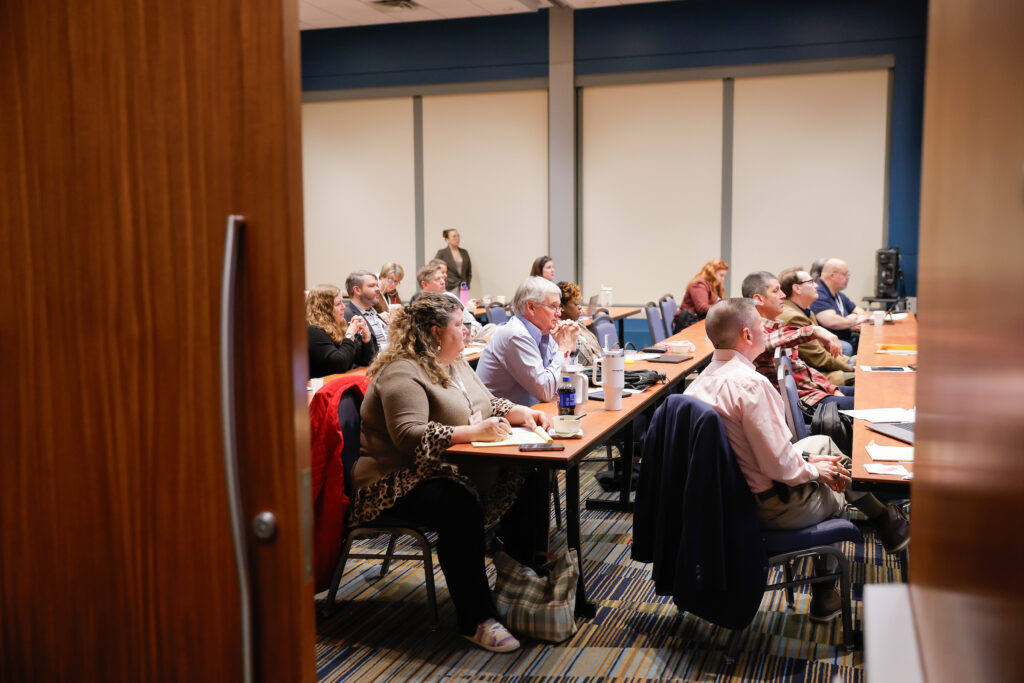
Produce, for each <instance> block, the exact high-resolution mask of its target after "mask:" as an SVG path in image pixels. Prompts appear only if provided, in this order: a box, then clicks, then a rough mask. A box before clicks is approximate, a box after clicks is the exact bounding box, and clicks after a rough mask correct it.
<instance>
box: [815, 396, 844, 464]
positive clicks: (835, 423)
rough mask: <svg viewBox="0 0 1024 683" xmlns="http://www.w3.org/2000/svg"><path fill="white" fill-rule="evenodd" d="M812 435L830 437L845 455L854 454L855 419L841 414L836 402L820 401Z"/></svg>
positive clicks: (816, 407) (816, 409)
mask: <svg viewBox="0 0 1024 683" xmlns="http://www.w3.org/2000/svg"><path fill="white" fill-rule="evenodd" d="M811 434H824V435H825V436H827V437H829V438H830V439H832V441H834V442H835V444H836V446H838V447H839V450H840V451H842V452H843V454H844V455H850V454H851V453H853V418H852V417H850V416H849V415H843V414H842V413H840V412H839V405H838V404H837V403H836V402H835V401H828V402H825V401H819V402H818V405H816V406H814V415H813V417H811Z"/></svg>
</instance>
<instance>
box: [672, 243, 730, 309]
mask: <svg viewBox="0 0 1024 683" xmlns="http://www.w3.org/2000/svg"><path fill="white" fill-rule="evenodd" d="M728 270H729V266H727V265H726V263H725V261H723V260H722V259H718V258H716V259H711V260H710V261H708V262H707V263H705V264H704V267H703V268H701V269H700V272H699V273H697V274H696V275H695V276H694V277H693V280H691V281H690V284H688V285H687V286H686V295H685V296H684V297H683V303H682V305H681V306H680V308H681V309H683V310H687V311H689V312H690V313H693V314H694V315H696V316H697V317H698V318H700V319H704V318H705V317H706V316H707V314H708V309H709V308H711V305H712V304H714V303H715V302H716V301H718V300H719V299H724V298H725V287H723V286H722V283H723V282H725V274H726V272H728Z"/></svg>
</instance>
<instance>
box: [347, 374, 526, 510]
mask: <svg viewBox="0 0 1024 683" xmlns="http://www.w3.org/2000/svg"><path fill="white" fill-rule="evenodd" d="M451 373H452V382H451V383H450V384H449V386H448V387H443V386H441V385H440V384H437V383H434V382H432V381H431V380H430V378H429V377H428V376H427V374H426V373H425V372H424V371H423V369H422V368H421V367H420V366H419V365H418V364H417V363H416V362H415V361H413V360H411V359H399V360H395V361H392V362H391V363H390V364H388V365H387V366H386V367H384V368H383V369H382V370H381V371H380V372H379V373H378V374H377V375H376V376H375V377H374V378H373V380H371V382H370V388H369V390H368V391H367V392H366V397H365V398H364V399H363V406H362V409H361V410H360V417H361V421H362V427H361V430H360V439H359V446H360V448H359V450H360V455H359V459H358V460H357V461H356V463H355V465H354V466H353V467H352V473H351V476H352V489H353V490H354V491H355V492H356V493H355V496H354V500H353V505H352V509H351V512H350V513H349V514H350V516H351V519H352V521H353V522H355V523H360V522H366V521H369V520H372V519H373V518H375V517H377V516H378V515H379V514H380V513H381V512H383V511H385V510H387V509H388V508H390V507H391V506H392V505H394V504H395V501H397V500H398V499H399V498H401V497H402V496H404V495H405V494H406V493H408V492H409V491H411V490H412V489H413V488H414V487H415V486H416V485H417V484H418V483H419V482H421V481H423V480H424V479H428V478H431V477H447V478H451V479H455V480H457V481H459V482H460V483H462V484H463V485H465V486H466V487H467V488H469V489H470V490H471V491H473V492H474V493H476V494H477V495H478V496H479V497H480V500H481V503H482V504H483V505H484V512H485V516H486V517H487V518H488V520H491V519H496V518H497V517H498V516H500V514H501V513H503V512H504V510H505V509H507V508H508V506H509V505H511V503H512V501H513V500H515V494H516V493H517V492H518V490H519V485H520V484H521V483H522V476H521V474H520V475H518V476H517V471H516V468H509V467H507V466H495V465H487V466H465V465H464V466H462V467H461V468H459V467H456V466H455V465H453V464H451V463H446V462H444V461H443V460H442V459H441V456H442V454H443V453H444V451H445V450H446V449H447V448H448V447H449V446H450V445H451V439H452V434H453V432H454V427H456V426H459V425H468V424H469V418H470V415H471V414H472V413H474V412H476V411H480V415H481V417H482V418H484V419H486V418H488V417H492V416H495V415H497V416H502V415H505V414H506V413H507V412H508V411H509V410H511V409H512V404H511V403H510V402H508V401H506V400H504V399H497V398H495V397H494V396H492V395H491V393H490V392H489V391H488V390H487V387H485V386H484V385H483V382H481V381H480V379H479V378H478V377H477V375H476V373H475V372H473V370H472V368H470V367H469V364H468V363H466V362H465V361H464V360H461V359H460V360H457V361H455V362H454V363H453V364H452V367H451Z"/></svg>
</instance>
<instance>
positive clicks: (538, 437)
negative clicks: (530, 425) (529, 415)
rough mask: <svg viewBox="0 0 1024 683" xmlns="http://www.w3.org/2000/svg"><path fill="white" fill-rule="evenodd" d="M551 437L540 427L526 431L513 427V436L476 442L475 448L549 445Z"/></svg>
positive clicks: (474, 443)
mask: <svg viewBox="0 0 1024 683" xmlns="http://www.w3.org/2000/svg"><path fill="white" fill-rule="evenodd" d="M551 440H552V439H551V437H550V436H548V433H547V432H545V431H544V430H543V429H541V428H540V427H537V428H536V429H525V428H523V427H513V428H512V434H511V436H509V437H508V438H507V439H503V440H502V441H474V442H473V447H474V448H487V447H489V446H518V445H520V444H524V443H547V442H548V441H551Z"/></svg>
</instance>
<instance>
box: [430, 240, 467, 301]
mask: <svg viewBox="0 0 1024 683" xmlns="http://www.w3.org/2000/svg"><path fill="white" fill-rule="evenodd" d="M441 234H442V235H444V241H445V242H447V243H448V246H446V247H441V248H440V249H438V250H437V254H435V255H434V258H436V259H439V260H441V261H444V262H445V264H447V266H448V278H447V279H446V280H445V282H444V288H445V289H446V290H448V291H449V292H455V293H456V294H458V292H459V285H461V284H462V283H463V282H465V283H466V286H467V287H471V286H472V285H473V283H472V280H473V264H472V262H470V260H469V252H468V251H466V250H465V249H462V248H461V247H459V231H458V230H456V229H455V228H448V229H447V230H445V231H444V232H442V233H441Z"/></svg>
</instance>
